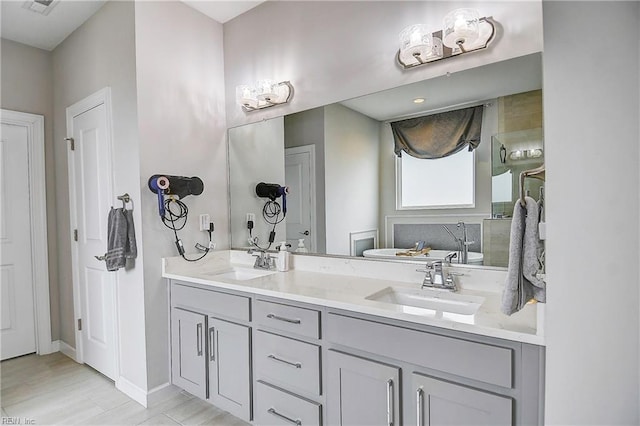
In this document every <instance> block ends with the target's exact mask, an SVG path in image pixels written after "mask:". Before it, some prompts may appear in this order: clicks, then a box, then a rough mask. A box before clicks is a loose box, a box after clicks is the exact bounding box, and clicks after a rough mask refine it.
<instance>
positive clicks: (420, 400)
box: [416, 388, 424, 426]
mask: <svg viewBox="0 0 640 426" xmlns="http://www.w3.org/2000/svg"><path fill="white" fill-rule="evenodd" d="M423 393H424V392H423V391H422V388H418V389H417V390H416V407H417V412H416V424H417V426H422V424H423V423H424V422H423V421H422V412H423V411H424V410H423V408H422V404H423V398H422V394H423Z"/></svg>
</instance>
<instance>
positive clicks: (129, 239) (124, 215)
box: [105, 207, 138, 271]
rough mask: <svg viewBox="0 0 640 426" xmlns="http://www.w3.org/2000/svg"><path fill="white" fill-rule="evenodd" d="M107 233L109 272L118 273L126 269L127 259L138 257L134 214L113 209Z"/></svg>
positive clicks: (106, 257) (110, 213) (124, 210)
mask: <svg viewBox="0 0 640 426" xmlns="http://www.w3.org/2000/svg"><path fill="white" fill-rule="evenodd" d="M107 233H108V237H107V254H106V256H105V260H106V264H107V271H117V270H118V269H120V268H124V267H125V265H126V263H127V259H135V258H136V256H137V255H138V248H137V245H136V232H135V228H134V227H133V212H132V211H131V210H126V209H123V208H118V209H114V208H113V207H112V208H111V210H110V211H109V218H108V220H107Z"/></svg>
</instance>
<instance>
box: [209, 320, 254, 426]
mask: <svg viewBox="0 0 640 426" xmlns="http://www.w3.org/2000/svg"><path fill="white" fill-rule="evenodd" d="M208 335H209V337H208V343H209V345H208V346H209V348H208V357H209V400H210V401H211V403H213V404H214V405H216V406H217V407H219V408H222V409H223V410H226V411H228V412H230V413H231V414H233V415H235V416H237V417H240V418H241V419H243V420H246V421H249V420H250V417H251V382H250V370H251V361H250V358H249V351H250V348H251V335H250V331H249V327H246V326H244V325H239V324H234V323H231V322H227V321H223V320H220V319H217V318H212V317H209V332H208Z"/></svg>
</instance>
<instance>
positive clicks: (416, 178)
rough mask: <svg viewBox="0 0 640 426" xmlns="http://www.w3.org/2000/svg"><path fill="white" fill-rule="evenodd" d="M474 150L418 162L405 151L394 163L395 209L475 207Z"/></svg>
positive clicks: (418, 159) (418, 160)
mask: <svg viewBox="0 0 640 426" xmlns="http://www.w3.org/2000/svg"><path fill="white" fill-rule="evenodd" d="M474 189H475V151H471V152H469V151H467V150H466V149H463V150H461V151H460V152H457V153H456V154H453V155H450V156H448V157H444V158H438V159H435V160H434V159H426V160H423V159H420V158H414V157H411V156H410V155H408V154H407V153H405V152H402V155H401V157H399V158H397V160H396V204H397V209H398V210H417V209H434V208H469V207H475V190H474Z"/></svg>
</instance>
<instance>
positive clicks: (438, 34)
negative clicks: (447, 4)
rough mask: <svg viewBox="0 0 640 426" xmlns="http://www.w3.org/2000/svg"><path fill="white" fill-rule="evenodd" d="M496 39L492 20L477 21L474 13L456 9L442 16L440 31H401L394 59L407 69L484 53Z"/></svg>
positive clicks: (420, 27) (417, 28) (418, 28)
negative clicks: (466, 54)
mask: <svg viewBox="0 0 640 426" xmlns="http://www.w3.org/2000/svg"><path fill="white" fill-rule="evenodd" d="M495 35H496V28H495V25H494V23H493V22H492V20H491V18H480V16H479V13H478V11H477V10H475V9H456V10H453V11H451V12H449V13H447V14H446V15H445V17H444V19H443V29H442V30H438V31H435V32H430V31H429V30H428V29H427V26H426V25H422V24H419V25H411V26H409V27H407V28H405V29H403V30H402V32H400V50H398V54H397V55H396V59H397V61H398V63H399V64H400V65H402V67H403V68H404V69H409V68H413V67H417V66H420V65H424V64H427V63H429V62H435V61H439V60H441V59H446V58H451V57H453V56H458V55H461V54H463V53H469V52H474V51H477V50H481V49H485V48H486V47H487V46H489V43H491V42H492V41H493V39H494V38H495Z"/></svg>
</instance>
